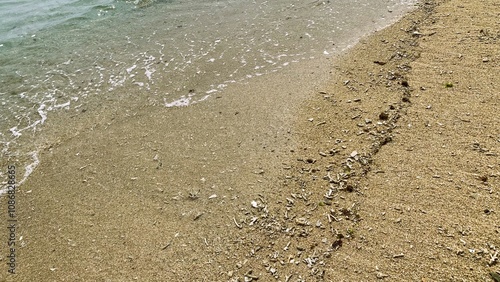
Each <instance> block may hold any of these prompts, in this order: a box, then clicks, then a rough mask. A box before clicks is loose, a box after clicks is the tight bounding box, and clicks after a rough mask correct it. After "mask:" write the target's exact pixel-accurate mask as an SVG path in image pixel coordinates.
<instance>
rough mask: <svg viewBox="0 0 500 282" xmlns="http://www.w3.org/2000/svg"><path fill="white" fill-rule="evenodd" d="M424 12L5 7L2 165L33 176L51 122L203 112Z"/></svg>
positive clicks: (227, 6) (85, 0)
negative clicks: (106, 107) (102, 107)
mask: <svg viewBox="0 0 500 282" xmlns="http://www.w3.org/2000/svg"><path fill="white" fill-rule="evenodd" d="M415 2H416V1H408V0H398V1H397V0H329V1H317V0H311V1H303V0H301V1H298V0H287V1H285V0H275V1H262V0H255V1H243V0H207V1H193V0H187V1H180V0H170V1H161V0H141V1H117V0H59V1H57V0H51V1H43V4H41V2H40V1H34V0H24V1H2V0H0V144H1V146H0V149H1V150H2V160H6V159H9V160H11V161H16V162H20V163H21V164H22V165H23V166H24V167H25V168H26V171H27V172H28V173H27V174H25V176H26V177H27V176H28V175H29V172H30V171H32V170H33V169H35V167H36V165H37V164H38V162H39V160H38V153H37V152H38V148H37V147H36V146H33V145H32V144H36V142H35V141H36V139H37V136H38V133H39V132H40V131H43V130H44V128H47V127H50V123H51V115H52V113H54V112H64V113H68V115H71V113H75V112H79V111H82V109H85V107H86V105H87V104H88V103H102V104H105V103H106V102H105V101H106V100H107V99H110V98H116V97H119V99H123V100H127V99H138V98H140V99H139V100H140V101H143V103H148V104H150V105H155V106H161V107H167V108H168V107H180V106H189V105H191V104H195V103H201V102H203V101H205V100H206V99H210V98H211V97H213V96H214V95H215V93H217V95H223V94H224V89H225V88H226V87H227V86H228V85H229V84H232V83H247V82H248V81H249V80H251V79H252V78H253V77H256V76H262V75H266V74H269V73H273V72H279V71H280V70H281V69H284V68H287V67H289V66H291V65H294V64H298V63H300V62H301V61H304V60H309V59H312V58H317V57H321V56H331V55H332V54H336V53H338V52H340V51H342V50H344V49H345V48H347V47H349V46H350V45H352V44H354V43H355V42H356V41H357V40H358V39H359V38H360V37H361V36H363V35H365V34H367V33H369V32H372V31H374V30H375V29H377V28H381V27H383V26H385V25H387V24H388V23H390V22H392V21H394V20H395V19H397V18H398V17H399V16H400V15H401V14H402V13H404V12H405V11H408V10H409V9H411V8H412V7H413V6H414V4H415ZM146 101H147V102H146ZM30 165H31V167H30ZM0 176H1V175H0Z"/></svg>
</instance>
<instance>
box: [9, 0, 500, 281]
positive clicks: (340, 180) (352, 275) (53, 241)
mask: <svg viewBox="0 0 500 282" xmlns="http://www.w3.org/2000/svg"><path fill="white" fill-rule="evenodd" d="M499 18H500V5H499V4H498V3H496V1H494V0H482V1H472V2H471V3H465V2H464V1H458V0H446V1H441V0H435V1H432V0H429V1H422V2H421V3H420V4H419V7H418V9H416V10H415V11H413V12H411V13H410V14H408V15H406V16H405V17H404V18H403V19H401V20H400V21H398V22H397V23H395V24H393V25H391V26H390V27H388V28H385V29H384V30H381V31H379V32H376V33H374V34H372V35H370V36H369V37H366V38H364V39H362V40H361V41H360V42H359V43H358V44H357V45H356V46H354V47H353V48H351V49H350V50H348V52H346V53H345V54H342V55H341V56H338V57H336V58H332V59H327V58H323V59H318V60H311V61H310V62H309V63H304V64H303V66H304V67H303V71H302V72H297V71H293V72H292V71H287V70H284V71H282V72H280V73H279V74H270V75H267V76H263V77H257V78H254V79H253V80H252V81H251V83H248V84H244V85H232V86H229V87H228V88H227V89H226V90H225V91H226V93H237V95H221V96H218V97H216V98H214V99H211V100H209V101H206V102H204V103H200V104H196V105H193V106H190V107H186V108H178V109H175V108H174V109H168V110H166V109H165V108H160V107H155V108H152V107H147V106H144V107H134V105H133V103H131V105H128V106H129V107H128V108H127V109H126V110H124V109H123V108H118V107H122V106H123V105H122V104H119V103H117V104H116V108H113V107H115V106H114V105H113V104H112V105H111V106H110V108H107V109H102V112H99V109H98V108H97V107H96V108H95V109H93V108H92V109H88V111H87V113H90V112H92V113H94V112H95V113H98V114H95V115H93V116H89V115H85V114H82V115H79V116H76V117H75V118H74V119H71V120H67V121H65V122H64V123H61V124H60V126H54V127H53V129H51V130H52V131H47V132H46V133H45V134H47V135H51V134H54V135H55V133H57V136H59V138H58V140H51V141H47V142H48V143H47V144H46V145H45V150H44V151H43V152H42V153H41V155H40V159H41V164H40V165H39V166H38V167H37V169H36V170H35V171H34V172H33V174H32V175H31V176H30V177H29V178H28V180H27V181H26V182H25V183H24V184H23V185H22V186H21V187H20V189H19V190H18V191H17V195H16V199H17V206H16V208H17V219H18V221H17V223H16V224H17V230H16V232H17V233H16V235H17V238H18V240H17V242H16V246H17V248H16V251H15V254H16V267H15V270H16V274H14V275H11V274H9V273H8V267H9V266H8V265H7V262H8V261H9V258H8V257H7V256H8V254H9V253H8V249H7V247H6V246H4V248H3V249H2V253H1V261H2V265H3V267H2V268H1V269H2V271H1V273H0V281H134V280H135V281H257V280H258V281H379V280H380V281H500V280H499V279H500V278H499V277H500V274H495V273H498V272H500V264H499V261H498V255H499V252H500V216H499V212H500V197H499V196H500V191H499V187H500V185H499V184H500V179H499V177H500V127H499V124H500V115H499V114H498V111H499V101H500V99H499V93H500V89H499V86H498V85H499V83H500V48H499V46H500V21H499ZM319 65H321V66H325V65H329V66H331V68H330V69H329V71H326V72H324V71H316V70H320V69H321V70H322V69H324V68H319V67H318V66H319ZM322 81H328V83H326V84H325V83H323V82H322ZM242 97H244V98H242ZM241 101H248V102H246V103H241ZM222 109H224V110H222ZM174 117H175V118H174ZM67 128H71V129H72V130H68V129H67ZM47 140H49V139H47ZM2 206H3V207H7V199H6V198H3V199H2ZM4 210H7V208H5V209H4ZM4 216H5V218H7V213H6V212H5V213H4ZM8 232H9V230H8V229H7V228H2V231H1V232H0V236H2V238H8V237H9V233H8ZM20 237H22V238H20ZM495 279H496V280H495Z"/></svg>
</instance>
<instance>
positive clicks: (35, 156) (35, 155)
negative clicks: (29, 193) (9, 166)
mask: <svg viewBox="0 0 500 282" xmlns="http://www.w3.org/2000/svg"><path fill="white" fill-rule="evenodd" d="M28 154H29V155H31V158H32V159H33V162H32V163H31V164H29V165H27V166H26V167H25V171H24V177H23V179H21V181H19V183H18V185H21V184H23V183H24V181H26V179H28V177H29V176H30V174H31V173H33V171H34V170H35V168H36V167H37V166H38V165H39V164H40V160H39V159H38V152H36V151H33V152H31V153H28Z"/></svg>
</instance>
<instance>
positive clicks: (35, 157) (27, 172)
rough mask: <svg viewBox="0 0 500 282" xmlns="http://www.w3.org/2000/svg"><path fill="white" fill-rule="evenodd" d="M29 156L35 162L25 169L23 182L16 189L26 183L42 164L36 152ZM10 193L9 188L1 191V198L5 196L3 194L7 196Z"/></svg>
mask: <svg viewBox="0 0 500 282" xmlns="http://www.w3.org/2000/svg"><path fill="white" fill-rule="evenodd" d="M28 155H31V158H32V159H33V162H32V163H31V164H29V165H27V166H25V167H24V176H23V179H21V181H19V182H18V183H17V185H16V188H18V187H19V186H21V184H23V183H24V181H26V180H27V179H28V177H29V176H30V175H31V174H32V173H33V171H35V168H36V167H37V166H38V165H39V164H40V160H39V159H38V152H36V151H33V152H30V153H28ZM7 192H8V188H4V189H1V190H0V197H1V196H2V195H3V194H6V193H7Z"/></svg>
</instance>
